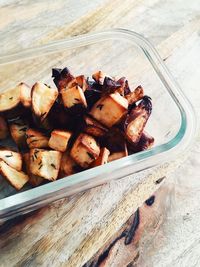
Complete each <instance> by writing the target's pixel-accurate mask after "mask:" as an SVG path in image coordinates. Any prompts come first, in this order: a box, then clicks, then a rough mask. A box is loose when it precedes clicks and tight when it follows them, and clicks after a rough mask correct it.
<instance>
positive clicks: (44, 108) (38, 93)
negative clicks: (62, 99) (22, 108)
mask: <svg viewBox="0 0 200 267" xmlns="http://www.w3.org/2000/svg"><path fill="white" fill-rule="evenodd" d="M57 96H58V90H57V89H56V88H51V87H49V86H47V85H46V84H44V83H41V82H36V83H35V84H34V85H33V88H32V109H33V112H34V113H35V115H36V116H37V117H38V118H40V120H41V121H43V120H44V119H45V118H46V116H47V115H48V113H49V111H50V109H51V107H52V106H53V104H54V102H55V101H56V99H57Z"/></svg>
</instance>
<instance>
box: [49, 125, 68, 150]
mask: <svg viewBox="0 0 200 267" xmlns="http://www.w3.org/2000/svg"><path fill="white" fill-rule="evenodd" d="M71 136H72V133H71V132H68V131H61V130H54V131H53V132H51V138H50V139H49V147H51V148H52V149H54V150H57V151H60V152H65V150H66V149H67V145H68V142H69V139H70V137H71Z"/></svg>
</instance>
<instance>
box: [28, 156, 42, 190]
mask: <svg viewBox="0 0 200 267" xmlns="http://www.w3.org/2000/svg"><path fill="white" fill-rule="evenodd" d="M23 160H24V164H25V170H26V173H27V174H28V176H29V181H28V182H29V183H30V184H31V185H32V186H38V185H40V184H41V183H42V182H43V181H44V179H43V178H42V177H40V176H38V175H34V174H32V173H31V170H30V154H29V152H27V153H25V154H23Z"/></svg>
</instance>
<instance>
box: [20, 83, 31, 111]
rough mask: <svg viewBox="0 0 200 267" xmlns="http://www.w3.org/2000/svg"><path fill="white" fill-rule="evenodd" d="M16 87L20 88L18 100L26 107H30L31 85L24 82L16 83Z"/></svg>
mask: <svg viewBox="0 0 200 267" xmlns="http://www.w3.org/2000/svg"><path fill="white" fill-rule="evenodd" d="M18 87H19V88H20V101H21V103H22V105H23V106H24V107H26V108H30V107H31V101H32V100H31V87H30V86H28V85H27V84H25V83H23V82H22V83H20V84H18Z"/></svg>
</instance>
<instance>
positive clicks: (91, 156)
mask: <svg viewBox="0 0 200 267" xmlns="http://www.w3.org/2000/svg"><path fill="white" fill-rule="evenodd" d="M87 154H88V156H89V157H90V158H91V159H93V160H95V157H94V156H93V155H92V154H91V153H90V152H87Z"/></svg>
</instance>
